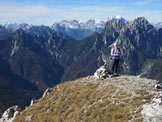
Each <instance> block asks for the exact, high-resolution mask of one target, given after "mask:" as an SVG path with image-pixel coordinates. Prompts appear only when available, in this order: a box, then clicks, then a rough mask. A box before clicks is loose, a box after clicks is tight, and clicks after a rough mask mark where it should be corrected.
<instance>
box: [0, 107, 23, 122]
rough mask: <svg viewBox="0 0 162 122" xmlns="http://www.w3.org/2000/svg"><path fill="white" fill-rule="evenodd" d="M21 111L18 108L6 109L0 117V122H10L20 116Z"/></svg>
mask: <svg viewBox="0 0 162 122" xmlns="http://www.w3.org/2000/svg"><path fill="white" fill-rule="evenodd" d="M21 111H22V109H21V108H20V107H18V106H17V105H16V106H13V107H10V108H8V109H7V110H6V111H5V112H4V113H3V115H2V118H1V119H0V122H12V121H13V120H14V119H15V117H16V116H17V115H18V114H20V112H21Z"/></svg>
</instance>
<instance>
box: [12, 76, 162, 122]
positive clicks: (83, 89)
mask: <svg viewBox="0 0 162 122" xmlns="http://www.w3.org/2000/svg"><path fill="white" fill-rule="evenodd" d="M156 83H157V82H156V81H154V80H149V79H145V78H138V77H136V76H120V77H114V78H106V79H98V78H96V77H95V76H88V77H85V78H81V79H77V80H75V81H72V82H66V83H63V84H60V85H57V86H55V87H54V88H53V89H52V91H51V92H50V93H49V94H48V95H46V96H44V97H42V98H41V99H39V100H37V102H36V103H35V104H33V105H32V106H30V107H29V108H28V109H26V110H24V111H23V112H22V113H21V114H20V115H19V116H17V117H16V118H15V120H14V122H22V121H27V120H28V119H30V121H33V122H36V121H56V122H59V121H64V122H70V121H74V122H75V121H90V122H94V121H102V122H107V121H120V122H126V121H142V120H145V119H147V117H148V114H147V113H145V112H144V111H142V110H145V108H143V107H144V106H142V105H147V103H150V102H151V101H152V99H153V98H155V97H154V96H155V95H157V94H159V93H161V92H162V91H161V90H157V89H155V87H154V86H155V85H156ZM160 106H161V105H160ZM154 117H155V116H154V114H152V118H154ZM156 117H157V118H158V119H156V120H161V119H162V118H161V114H160V115H157V114H156Z"/></svg>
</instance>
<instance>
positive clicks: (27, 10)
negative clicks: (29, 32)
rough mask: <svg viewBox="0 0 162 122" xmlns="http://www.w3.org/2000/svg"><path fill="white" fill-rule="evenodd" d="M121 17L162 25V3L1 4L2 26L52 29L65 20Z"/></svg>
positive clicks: (12, 0) (49, 0)
mask: <svg viewBox="0 0 162 122" xmlns="http://www.w3.org/2000/svg"><path fill="white" fill-rule="evenodd" d="M114 15H121V16H123V17H124V18H125V19H127V20H130V21H131V20H133V19H135V18H136V17H139V16H145V17H146V18H147V19H148V20H149V21H150V22H151V23H157V22H162V0H1V1H0V23H1V24H4V23H6V22H10V23H29V24H35V25H41V24H44V25H52V24H53V23H54V22H59V21H61V20H64V19H66V20H72V19H77V20H79V21H87V20H88V19H97V20H104V19H106V18H107V17H109V16H114Z"/></svg>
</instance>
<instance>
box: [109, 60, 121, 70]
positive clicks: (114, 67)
mask: <svg viewBox="0 0 162 122" xmlns="http://www.w3.org/2000/svg"><path fill="white" fill-rule="evenodd" d="M119 61H120V59H116V60H112V68H111V71H112V72H115V73H117V72H118V67H119Z"/></svg>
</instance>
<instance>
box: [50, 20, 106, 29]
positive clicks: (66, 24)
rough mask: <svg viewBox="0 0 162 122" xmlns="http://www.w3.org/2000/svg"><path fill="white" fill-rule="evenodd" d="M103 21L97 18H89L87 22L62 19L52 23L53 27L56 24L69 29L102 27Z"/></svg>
mask: <svg viewBox="0 0 162 122" xmlns="http://www.w3.org/2000/svg"><path fill="white" fill-rule="evenodd" d="M104 24H105V22H104V21H99V20H93V19H90V20H88V21H87V22H79V21H78V20H70V21H67V20H63V21H61V22H57V23H54V24H53V25H52V27H53V28H55V27H56V26H57V25H59V26H61V27H65V28H70V29H88V28H89V29H91V28H96V27H104Z"/></svg>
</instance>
